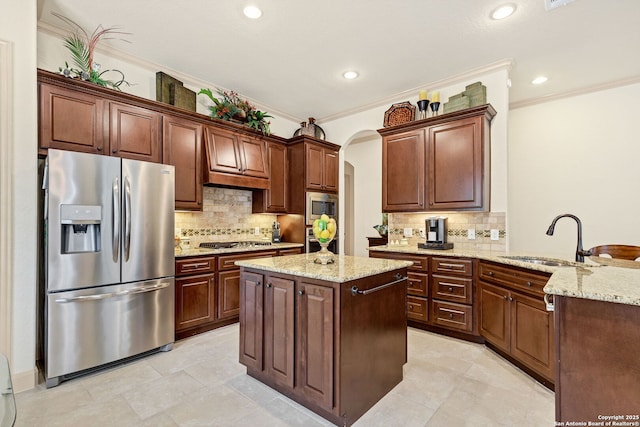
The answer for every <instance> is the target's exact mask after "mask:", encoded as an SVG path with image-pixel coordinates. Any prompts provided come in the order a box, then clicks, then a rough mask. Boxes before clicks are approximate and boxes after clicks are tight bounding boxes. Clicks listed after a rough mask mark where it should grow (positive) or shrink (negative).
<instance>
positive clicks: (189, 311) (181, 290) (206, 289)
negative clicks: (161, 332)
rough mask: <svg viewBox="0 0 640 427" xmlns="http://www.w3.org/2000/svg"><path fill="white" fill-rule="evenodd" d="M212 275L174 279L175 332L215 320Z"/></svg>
mask: <svg viewBox="0 0 640 427" xmlns="http://www.w3.org/2000/svg"><path fill="white" fill-rule="evenodd" d="M214 280H215V279H214V275H213V274H202V275H198V276H188V277H182V278H180V277H178V278H176V331H180V330H183V329H186V328H190V327H192V326H198V325H202V324H204V323H209V322H212V321H214V320H215V298H214V292H215V290H214Z"/></svg>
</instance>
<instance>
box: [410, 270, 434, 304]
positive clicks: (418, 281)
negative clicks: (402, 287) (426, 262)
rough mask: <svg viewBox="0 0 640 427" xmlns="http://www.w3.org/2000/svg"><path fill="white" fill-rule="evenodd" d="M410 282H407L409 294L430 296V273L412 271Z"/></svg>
mask: <svg viewBox="0 0 640 427" xmlns="http://www.w3.org/2000/svg"><path fill="white" fill-rule="evenodd" d="M407 276H409V283H408V284H407V294H409V295H416V296H420V297H425V298H426V297H428V296H429V286H428V285H429V275H428V274H424V273H414V272H410V273H409V274H407Z"/></svg>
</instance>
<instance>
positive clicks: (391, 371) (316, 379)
mask: <svg viewBox="0 0 640 427" xmlns="http://www.w3.org/2000/svg"><path fill="white" fill-rule="evenodd" d="M314 259H315V255H314V254H302V255H292V256H285V257H278V258H258V259H251V260H242V261H237V262H236V265H238V266H240V267H241V278H240V363H242V364H244V365H245V366H246V367H247V374H248V375H250V376H252V377H254V378H256V379H258V380H260V381H262V382H263V383H265V384H267V385H269V386H271V387H272V388H274V389H276V390H278V391H279V392H281V393H283V394H284V395H286V396H288V397H289V398H291V399H293V400H295V401H297V402H298V403H300V404H302V405H304V406H305V407H307V408H309V409H310V410H312V411H314V412H315V413H317V414H319V415H320V416H322V417H324V418H326V419H328V420H330V421H331V422H333V423H335V424H337V425H341V426H343V425H345V426H347V425H351V424H352V423H353V422H354V421H356V420H357V419H358V418H360V416H362V415H363V414H364V413H365V412H366V411H367V410H368V409H369V408H371V407H372V406H373V405H374V404H375V403H376V402H377V401H378V400H380V399H381V398H382V397H383V396H384V395H385V394H387V393H388V392H389V391H390V390H391V389H392V388H393V387H395V386H396V385H397V384H398V383H399V382H400V381H402V370H403V365H404V364H405V363H406V361H407V322H406V310H405V307H406V293H405V292H406V284H407V267H408V266H409V265H411V263H410V262H407V261H396V260H382V259H369V258H360V257H351V256H343V255H339V256H336V257H335V263H334V264H329V265H321V264H316V263H314Z"/></svg>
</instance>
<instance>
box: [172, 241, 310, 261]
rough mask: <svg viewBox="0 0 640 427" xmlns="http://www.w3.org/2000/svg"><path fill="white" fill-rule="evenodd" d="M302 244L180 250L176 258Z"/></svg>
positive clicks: (290, 246)
mask: <svg viewBox="0 0 640 427" xmlns="http://www.w3.org/2000/svg"><path fill="white" fill-rule="evenodd" d="M303 247H304V244H302V243H272V244H271V245H265V246H237V247H235V248H224V249H206V248H202V249H200V248H192V249H178V250H176V251H175V257H176V258H184V257H189V256H204V255H225V254H233V253H238V252H252V251H269V250H279V249H292V248H303Z"/></svg>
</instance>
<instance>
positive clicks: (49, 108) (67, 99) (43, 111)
mask: <svg viewBox="0 0 640 427" xmlns="http://www.w3.org/2000/svg"><path fill="white" fill-rule="evenodd" d="M39 89H40V105H39V128H40V132H39V140H40V141H39V145H40V147H41V148H57V149H61V150H72V151H82V152H85V153H95V154H107V155H108V154H109V135H108V131H109V128H108V126H107V127H106V128H105V118H106V117H105V105H106V104H108V103H107V102H106V101H105V100H104V99H101V98H98V97H96V96H94V95H91V94H85V93H82V92H78V91H76V90H71V89H66V88H62V87H58V86H53V85H49V84H40V85H39Z"/></svg>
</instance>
